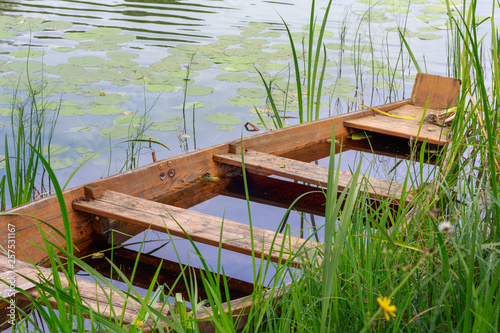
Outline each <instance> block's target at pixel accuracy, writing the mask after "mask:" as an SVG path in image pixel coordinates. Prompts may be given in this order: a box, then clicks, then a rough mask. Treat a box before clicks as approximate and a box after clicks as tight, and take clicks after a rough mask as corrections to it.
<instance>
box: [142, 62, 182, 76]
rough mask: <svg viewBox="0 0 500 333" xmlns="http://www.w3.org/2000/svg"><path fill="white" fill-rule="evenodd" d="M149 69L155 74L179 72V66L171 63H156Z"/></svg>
mask: <svg viewBox="0 0 500 333" xmlns="http://www.w3.org/2000/svg"><path fill="white" fill-rule="evenodd" d="M149 68H150V69H151V70H152V71H154V72H157V73H161V72H175V71H180V70H181V65H179V64H174V63H172V62H165V61H157V62H154V63H152V64H151V65H150V66H149Z"/></svg>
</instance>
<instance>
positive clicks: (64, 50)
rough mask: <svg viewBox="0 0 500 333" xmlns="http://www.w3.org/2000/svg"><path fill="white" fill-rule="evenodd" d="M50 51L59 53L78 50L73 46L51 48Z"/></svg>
mask: <svg viewBox="0 0 500 333" xmlns="http://www.w3.org/2000/svg"><path fill="white" fill-rule="evenodd" d="M50 49H51V50H52V51H57V52H71V51H74V50H76V47H72V46H51V47H50Z"/></svg>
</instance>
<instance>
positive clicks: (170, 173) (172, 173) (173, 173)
mask: <svg viewBox="0 0 500 333" xmlns="http://www.w3.org/2000/svg"><path fill="white" fill-rule="evenodd" d="M168 175H169V177H170V178H172V177H173V176H175V170H174V169H170V170H168Z"/></svg>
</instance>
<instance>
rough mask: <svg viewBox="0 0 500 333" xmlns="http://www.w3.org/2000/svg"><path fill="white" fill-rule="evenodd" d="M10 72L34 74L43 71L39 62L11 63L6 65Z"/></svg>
mask: <svg viewBox="0 0 500 333" xmlns="http://www.w3.org/2000/svg"><path fill="white" fill-rule="evenodd" d="M8 67H9V69H10V70H13V71H14V72H19V73H23V72H28V73H35V72H38V71H41V70H42V69H43V63H41V62H40V61H32V60H30V61H13V62H11V63H9V65H8Z"/></svg>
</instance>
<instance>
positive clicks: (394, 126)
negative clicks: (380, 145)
mask: <svg viewBox="0 0 500 333" xmlns="http://www.w3.org/2000/svg"><path fill="white" fill-rule="evenodd" d="M413 110H414V111H415V110H417V111H418V112H417V111H415V112H413V113H410V111H409V108H404V109H402V110H400V112H397V111H396V112H391V113H394V114H400V115H404V116H406V117H407V116H411V117H415V118H416V119H421V117H422V115H423V112H424V110H423V108H419V109H417V108H414V109H413ZM344 125H345V126H347V127H351V128H356V129H360V130H365V131H371V132H375V133H381V134H386V135H392V136H396V137H400V138H405V139H410V138H413V139H415V140H418V141H425V140H427V142H428V143H430V144H436V145H440V146H443V145H444V144H446V143H447V142H448V138H447V135H446V133H447V131H448V130H447V129H446V128H443V127H441V126H437V125H434V124H429V123H426V122H424V123H423V124H422V126H420V121H418V120H409V119H401V118H395V117H389V116H386V115H383V114H373V115H371V116H366V117H363V118H357V119H354V120H348V121H345V122H344Z"/></svg>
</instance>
